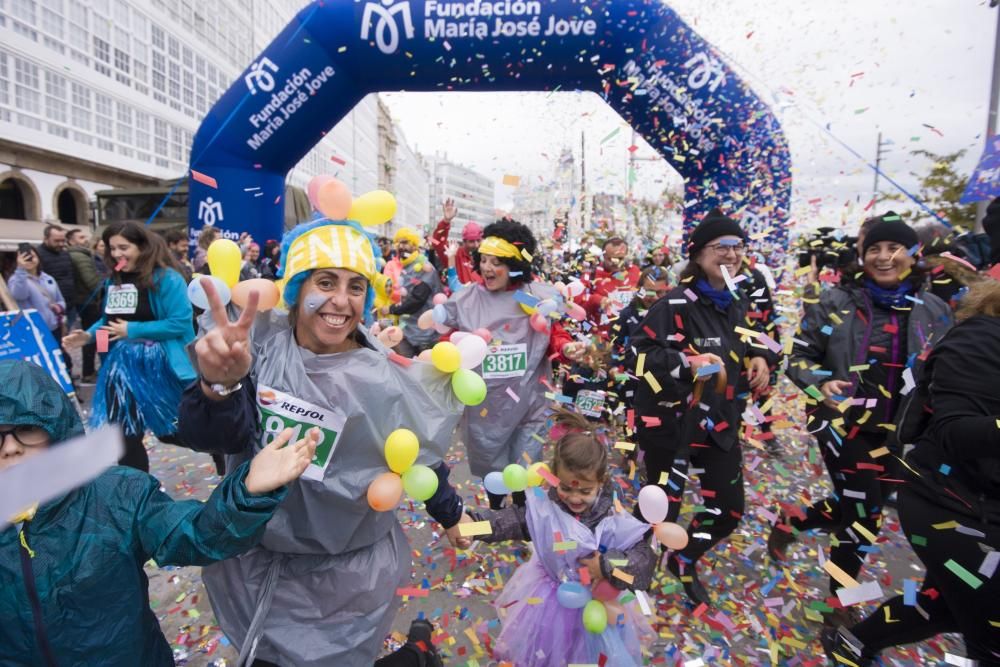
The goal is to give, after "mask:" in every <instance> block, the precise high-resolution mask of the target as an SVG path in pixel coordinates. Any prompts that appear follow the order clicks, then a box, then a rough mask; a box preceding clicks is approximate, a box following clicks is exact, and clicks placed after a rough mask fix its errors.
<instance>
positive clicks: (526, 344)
mask: <svg viewBox="0 0 1000 667" xmlns="http://www.w3.org/2000/svg"><path fill="white" fill-rule="evenodd" d="M519 291H521V292H526V293H528V294H530V295H532V296H534V297H537V298H539V299H555V298H558V293H557V292H556V289H555V288H554V287H553V286H552V285H548V284H546V283H537V282H536V283H530V284H528V285H524V286H522V287H520V288H519ZM515 294H516V292H515V291H509V292H490V291H489V290H487V289H486V288H485V287H483V286H482V285H469V286H468V287H466V288H464V289H462V290H461V291H460V292H458V293H457V294H455V295H453V296H452V297H451V299H450V300H448V301H447V302H446V303H445V304H444V306H445V309H446V310H447V312H448V319H447V320H446V321H445V324H447V325H448V326H450V327H453V328H456V329H459V330H461V331H473V330H475V329H478V328H481V327H483V328H486V329H489V330H490V333H491V334H493V341H492V343H491V345H490V352H489V354H488V355H487V357H486V359H484V360H483V364H482V365H481V366H480V367H479V368H478V369H476V371H477V372H478V373H480V374H481V375H482V376H483V379H484V380H485V381H486V389H487V392H486V400H485V401H484V402H483V404H482V405H477V406H470V407H467V408H466V409H465V413H464V414H463V415H462V422H461V437H462V442H464V443H465V446H466V448H467V450H468V453H469V467H470V468H471V470H472V474H473V475H478V476H479V477H485V476H486V475H487V474H488V473H490V472H493V471H495V470H503V469H504V467H505V466H507V465H508V464H510V463H520V464H521V465H525V463H526V462H525V460H524V459H523V454H524V453H527V454H528V456H530V457H531V460H532V461H539V460H541V456H542V444H543V442H544V437H543V435H542V432H543V430H544V427H545V419H546V411H547V402H546V400H545V392H546V391H547V388H546V387H545V385H544V384H542V380H545V381H546V382H548V383H549V385H550V386H551V384H552V364H551V362H550V361H549V360H548V357H547V352H548V347H549V334H548V333H539V332H537V331H535V330H534V329H532V328H531V324H530V322H529V317H528V315H527V314H526V313H525V311H524V310H523V309H522V308H521V305H520V304H519V303H518V302H517V300H516V298H515ZM498 343H499V344H498ZM508 390H509V391H508ZM511 393H513V396H512V395H511ZM515 397H516V398H515ZM483 408H485V409H486V414H485V415H483V414H482V411H483Z"/></svg>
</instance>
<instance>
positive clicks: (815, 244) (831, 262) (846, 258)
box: [798, 227, 858, 270]
mask: <svg viewBox="0 0 1000 667" xmlns="http://www.w3.org/2000/svg"><path fill="white" fill-rule="evenodd" d="M857 243H858V237H856V236H848V235H847V234H844V233H843V232H839V233H838V230H836V229H834V228H833V227H820V228H819V229H817V230H816V232H815V233H813V234H811V235H809V236H803V237H802V238H801V239H799V242H798V250H799V266H800V267H805V266H809V265H810V264H811V263H812V258H813V257H815V258H816V266H817V268H820V269H824V268H828V269H835V270H836V269H843V268H844V267H846V266H848V265H849V264H851V263H852V262H855V261H857V259H858V251H857Z"/></svg>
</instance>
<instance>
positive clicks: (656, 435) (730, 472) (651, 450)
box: [635, 427, 744, 563]
mask: <svg viewBox="0 0 1000 667" xmlns="http://www.w3.org/2000/svg"><path fill="white" fill-rule="evenodd" d="M638 436H639V437H638V440H639V447H640V449H641V450H642V451H643V455H644V460H645V462H646V484H658V483H659V480H660V476H661V473H664V472H666V473H667V475H668V477H667V481H666V483H665V484H659V486H660V487H661V488H662V489H663V490H664V491H666V493H667V496H668V497H669V498H670V506H669V509H668V511H667V521H676V520H677V516H678V514H680V511H681V498H682V496H683V495H684V484H685V482H686V480H685V479H684V477H683V476H682V475H684V476H686V475H687V474H688V471H689V470H697V473H696V474H697V475H698V480H699V482H700V485H701V496H702V498H703V499H704V505H705V509H704V510H703V511H701V512H698V513H697V514H695V515H694V517H693V518H692V519H691V523H690V525H688V529H687V532H688V545H687V546H686V547H685V548H684V549H683V550H682V551H679V552H678V553H677V556H679V557H680V558H681V559H682V560H684V561H685V562H690V563H694V562H695V561H697V560H698V559H699V558H701V557H702V556H703V555H704V554H705V553H706V552H707V551H708V550H709V549H711V548H712V547H714V546H715V545H716V544H718V543H719V542H721V541H722V540H724V539H725V538H727V537H729V535H731V534H732V532H733V531H734V530H736V526H738V525H739V523H740V519H741V518H743V508H744V497H743V450H742V448H741V447H740V444H739V442H738V441H737V442H736V444H734V445H733V448H732V449H731V450H729V451H728V452H726V451H723V450H722V449H720V448H719V447H717V446H715V445H714V444H705V445H691V446H690V447H684V451H683V452H680V451H679V448H678V447H677V446H676V445H675V444H674V443H673V442H670V438H668V437H666V436H665V435H664V434H663V432H662V431H661V430H660V429H655V428H652V429H651V428H642V427H640V429H639V433H638ZM635 511H636V513H637V516H639V514H638V512H639V506H638V505H636V508H635Z"/></svg>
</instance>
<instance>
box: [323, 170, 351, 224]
mask: <svg viewBox="0 0 1000 667" xmlns="http://www.w3.org/2000/svg"><path fill="white" fill-rule="evenodd" d="M353 201H354V200H353V198H352V197H351V191H350V189H349V188H348V187H347V184H345V183H344V182H343V181H341V180H338V179H336V178H331V179H330V180H328V181H326V182H325V183H323V184H322V185H320V186H319V188H318V190H317V191H316V208H318V209H319V212H320V213H322V214H323V215H325V216H326V217H327V218H329V219H330V220H346V219H347V214H348V213H349V212H350V211H351V203H352V202H353Z"/></svg>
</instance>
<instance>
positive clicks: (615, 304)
mask: <svg viewBox="0 0 1000 667" xmlns="http://www.w3.org/2000/svg"><path fill="white" fill-rule="evenodd" d="M634 297H635V290H631V289H617V290H615V291H614V292H611V293H610V294H608V310H609V311H611V314H612V315H617V314H618V313H620V312H622V309H624V308H625V306H627V305H629V304H630V303H632V299H633V298H634Z"/></svg>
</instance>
